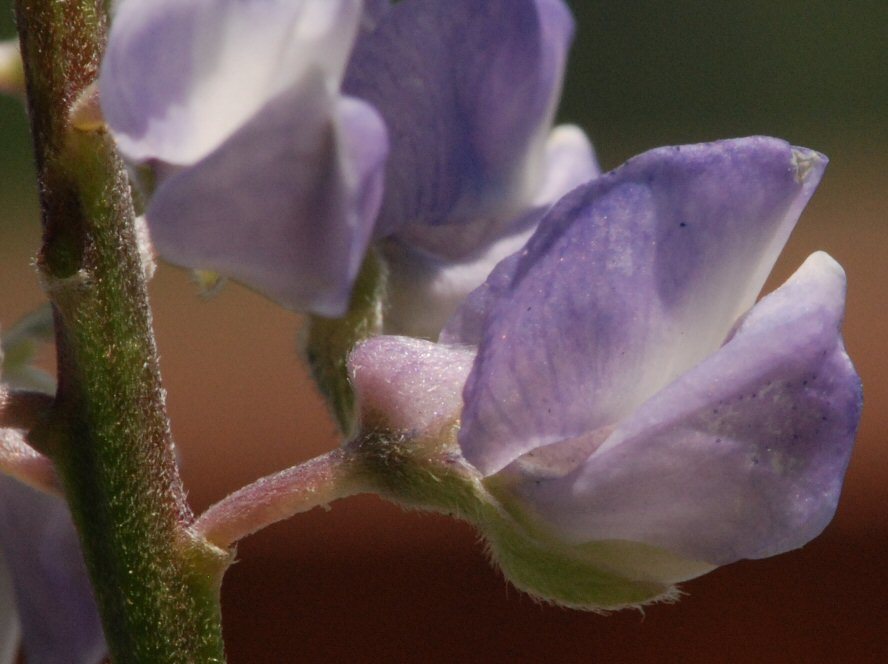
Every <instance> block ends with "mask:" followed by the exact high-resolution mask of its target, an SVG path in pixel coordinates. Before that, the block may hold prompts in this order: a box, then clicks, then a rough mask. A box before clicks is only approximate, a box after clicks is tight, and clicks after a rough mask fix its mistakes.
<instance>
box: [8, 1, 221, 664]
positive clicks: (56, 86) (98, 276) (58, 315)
mask: <svg viewBox="0 0 888 664" xmlns="http://www.w3.org/2000/svg"><path fill="white" fill-rule="evenodd" d="M16 18H17V24H18V28H19V32H20V39H21V46H22V57H23V61H24V64H25V73H26V80H27V89H28V105H29V110H30V119H31V128H32V135H33V140H34V148H35V156H36V162H37V171H38V178H39V181H40V194H41V209H42V220H43V230H44V244H43V248H42V250H41V253H40V256H39V267H40V270H41V274H42V277H43V279H44V284H45V287H46V290H47V292H48V294H49V297H50V300H51V302H52V305H53V313H54V320H55V331H56V347H57V353H58V363H57V364H58V392H57V394H56V399H55V403H54V407H53V410H52V411H51V414H50V416H49V417H47V418H46V419H45V421H43V422H42V423H41V424H40V425H39V426H38V427H37V428H36V429H34V430H32V432H31V437H30V438H31V440H32V441H34V443H35V445H36V446H37V447H38V448H39V449H40V450H41V451H42V452H44V453H46V454H47V455H49V456H50V457H51V458H52V459H53V461H54V462H55V464H56V468H57V470H58V473H59V475H60V477H61V480H62V484H63V486H64V490H65V494H66V497H67V499H68V502H69V505H70V507H71V511H72V514H73V516H74V520H75V523H76V524H77V527H78V530H79V532H80V536H81V542H82V544H83V547H84V554H85V558H86V561H87V567H88V568H89V571H90V574H91V577H92V579H93V585H94V588H95V591H96V597H97V600H98V604H99V608H100V611H101V613H102V619H103V624H104V626H105V633H106V637H107V640H108V644H109V648H110V650H111V655H112V658H113V659H114V660H115V661H120V662H213V661H216V662H218V661H223V659H224V648H223V645H222V638H221V626H220V616H219V601H218V590H219V582H220V580H221V573H222V570H223V569H224V567H225V563H226V562H227V554H226V552H224V551H220V550H219V549H217V548H215V547H213V546H211V545H210V544H209V543H207V542H205V541H203V540H201V539H200V538H198V537H195V536H194V533H193V532H192V531H191V529H190V524H191V521H192V520H193V518H192V515H191V513H190V510H189V509H188V506H187V504H186V502H185V496H184V491H183V489H182V487H181V482H180V479H179V475H178V471H177V469H176V464H175V458H174V454H173V445H172V440H171V437H170V433H169V424H168V421H167V416H166V412H165V408H164V392H163V388H162V386H161V382H160V372H159V369H158V362H157V354H156V351H155V347H154V339H153V336H152V330H151V315H150V310H149V307H148V301H147V291H146V287H145V283H144V277H143V273H142V269H141V264H140V258H139V252H138V250H137V246H136V241H135V235H134V228H133V208H132V201H131V198H130V189H129V183H128V181H127V177H126V172H125V169H124V165H123V163H122V161H121V160H120V158H119V156H118V155H117V153H116V150H115V148H114V145H113V141H112V140H111V139H110V137H109V136H108V135H107V134H105V132H104V131H103V130H101V129H97V130H93V131H78V130H77V129H75V128H74V127H72V126H71V123H70V111H71V107H72V105H73V104H74V102H75V101H76V100H77V99H78V98H79V96H80V95H81V94H82V92H83V90H84V89H85V88H86V87H87V86H89V85H90V84H91V83H92V82H93V81H94V80H95V78H96V74H97V69H98V63H99V61H100V57H101V52H102V49H103V47H104V40H105V27H106V26H105V22H106V16H105V3H104V2H101V1H100V0H66V1H65V2H59V1H57V0H17V2H16Z"/></svg>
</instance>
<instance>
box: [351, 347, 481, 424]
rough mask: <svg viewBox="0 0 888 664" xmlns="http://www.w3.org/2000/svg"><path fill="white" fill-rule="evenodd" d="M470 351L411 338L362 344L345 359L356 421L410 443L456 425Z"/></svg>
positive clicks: (471, 350)
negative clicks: (375, 425) (406, 437)
mask: <svg viewBox="0 0 888 664" xmlns="http://www.w3.org/2000/svg"><path fill="white" fill-rule="evenodd" d="M474 356H475V353H474V349H469V348H460V347H455V346H443V345H440V344H436V343H432V342H430V341H423V340H421V339H412V338H410V337H394V336H379V337H373V338H371V339H368V340H367V341H364V342H361V343H360V344H358V346H356V347H355V349H354V351H353V352H352V354H351V356H350V357H349V361H348V367H349V375H350V376H351V382H352V385H353V387H354V389H355V393H356V394H357V397H358V403H359V405H360V409H361V416H362V418H363V419H364V420H365V422H364V424H365V425H366V424H367V423H368V420H369V421H373V420H377V421H381V423H382V424H384V425H385V426H386V427H387V428H389V429H390V430H393V431H404V432H410V434H411V435H412V436H413V437H414V438H417V437H422V436H423V435H426V434H434V433H437V431H438V430H440V429H441V427H443V426H445V425H446V424H448V423H451V422H454V421H456V419H457V418H458V417H459V411H460V409H461V407H462V399H461V396H462V387H463V384H464V383H465V380H466V376H467V375H468V374H469V369H470V368H471V366H472V360H473V359H474Z"/></svg>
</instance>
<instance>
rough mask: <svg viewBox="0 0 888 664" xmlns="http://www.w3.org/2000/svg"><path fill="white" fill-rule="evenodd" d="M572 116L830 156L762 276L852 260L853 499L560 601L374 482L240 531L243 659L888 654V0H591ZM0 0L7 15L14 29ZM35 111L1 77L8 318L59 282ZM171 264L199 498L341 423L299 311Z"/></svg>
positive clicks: (178, 405) (600, 138)
mask: <svg viewBox="0 0 888 664" xmlns="http://www.w3.org/2000/svg"><path fill="white" fill-rule="evenodd" d="M441 1H444V0H441ZM571 5H572V7H573V8H574V10H575V13H576V15H577V19H578V27H577V39H576V42H575V46H574V49H573V52H572V55H571V60H570V63H571V64H570V70H569V72H568V75H567V79H566V82H565V94H564V100H563V104H562V107H561V111H560V117H561V119H563V120H564V121H569V122H575V123H577V124H580V125H581V126H583V127H584V128H585V129H586V130H587V132H588V133H589V135H590V136H591V138H592V140H593V142H594V143H595V145H596V148H597V150H598V153H599V158H600V161H601V162H602V165H603V166H604V167H605V168H606V169H609V168H613V167H615V166H617V165H618V164H619V163H621V162H622V161H623V160H625V159H626V158H628V157H630V156H632V155H633V154H636V153H637V152H640V151H642V150H645V149H648V148H651V147H656V146H659V145H668V144H681V143H690V142H697V141H705V140H713V139H717V138H727V137H733V136H743V135H750V134H769V135H774V136H780V137H783V138H786V139H788V140H790V141H791V142H793V143H795V144H798V145H804V146H807V147H811V148H814V149H817V150H820V151H821V152H824V153H826V154H827V155H828V156H829V157H830V159H831V164H830V167H829V169H828V170H827V174H826V177H825V180H824V182H823V184H822V185H821V187H820V189H819V191H818V193H817V195H816V196H815V198H814V200H813V201H812V203H811V205H810V206H809V208H808V210H807V211H806V213H805V214H804V215H803V217H802V221H801V222H800V225H799V227H798V230H797V231H796V232H795V234H794V235H793V237H792V238H791V240H790V242H789V244H788V246H787V249H786V251H785V253H784V255H783V257H782V258H781V260H780V262H779V263H778V265H777V267H776V269H775V273H774V275H773V276H772V279H771V281H769V284H768V286H767V288H773V287H774V286H775V285H777V284H778V283H779V282H780V281H782V280H783V279H784V278H785V277H786V276H788V274H789V273H790V272H791V271H792V270H794V269H795V267H797V266H798V265H799V264H800V263H801V262H802V260H803V259H804V258H805V256H807V255H808V254H809V253H811V252H812V251H815V250H817V249H825V250H827V251H829V252H830V253H831V254H833V255H834V256H835V257H836V258H837V259H838V260H839V261H840V262H841V263H842V264H843V265H844V266H845V269H846V271H847V272H848V276H849V297H848V312H847V321H846V327H845V336H846V340H847V345H848V349H849V352H850V354H851V356H852V358H853V359H854V361H855V363H856V364H857V366H858V368H859V370H860V372H861V374H862V376H863V379H864V386H865V392H866V406H865V409H864V419H863V423H862V427H861V433H860V437H859V441H858V446H857V450H856V453H855V457H854V459H853V461H852V465H851V468H850V470H849V474H848V479H847V482H846V487H845V492H844V495H843V499H842V503H841V504H840V507H839V512H838V514H837V517H836V519H835V521H834V523H833V524H832V525H831V526H830V527H829V528H828V529H827V531H826V533H825V534H824V535H823V536H822V537H821V538H819V539H818V540H816V541H815V542H813V543H812V544H810V545H809V546H807V547H805V548H804V549H803V550H802V551H799V552H794V553H791V554H787V555H784V556H780V557H778V558H775V559H772V560H768V561H761V562H751V563H740V564H737V565H732V566H730V567H728V568H725V569H721V570H718V571H717V572H715V573H714V574H712V575H709V576H707V577H704V578H703V579H699V580H696V581H693V582H691V583H688V584H686V585H685V590H686V591H688V593H689V595H690V596H689V597H686V598H685V599H684V600H683V601H682V603H681V605H680V606H678V607H652V608H650V609H648V610H647V612H646V614H645V616H644V617H643V618H642V616H640V615H639V614H636V613H628V614H626V613H624V614H619V615H616V616H612V617H610V618H607V619H605V618H601V617H598V616H592V615H584V614H578V613H573V612H567V611H561V610H558V609H553V608H550V607H548V608H547V607H541V606H538V605H536V604H534V603H533V602H531V601H529V600H528V599H527V598H525V597H522V596H520V595H519V593H518V592H517V591H514V590H511V589H507V587H506V585H505V583H504V582H503V581H502V580H501V579H500V578H499V577H498V576H497V574H496V573H495V572H493V571H491V570H490V569H489V568H488V566H487V565H486V562H485V560H484V556H483V554H482V552H481V551H482V547H481V546H480V545H478V543H477V542H476V541H475V535H474V534H473V533H472V532H471V530H470V529H468V528H466V527H463V526H462V525H460V524H458V523H455V522H452V521H449V520H446V519H443V518H438V517H434V516H419V515H416V514H404V513H401V512H400V511H398V510H397V509H395V508H392V507H390V506H387V505H385V504H383V503H381V502H379V501H377V500H375V499H373V498H357V499H351V500H348V501H345V502H344V503H342V504H338V505H337V506H336V507H335V509H334V510H333V511H332V512H331V513H329V514H321V513H318V514H315V513H311V514H308V515H303V516H300V517H297V518H296V519H293V520H291V521H289V522H287V523H284V524H281V525H279V526H275V527H273V528H271V529H269V530H267V531H265V532H263V533H261V534H260V535H258V536H255V537H254V538H251V539H249V540H247V541H245V542H244V543H243V544H242V545H241V546H240V550H239V557H240V559H241V560H242V562H240V563H239V564H238V565H236V566H235V567H234V568H233V569H232V571H231V572H230V573H229V576H228V577H227V578H226V584H225V588H224V599H225V612H226V614H225V617H226V623H225V624H226V631H227V633H228V636H229V646H230V649H231V661H232V662H289V661H296V660H297V659H300V660H308V661H340V660H348V661H368V662H375V661H392V660H394V661H434V662H437V661H442V662H443V661H448V662H449V661H509V662H521V661H528V662H531V661H559V662H560V661H565V662H573V661H576V662H589V661H614V662H635V661H644V662H648V661H651V662H678V661H682V662H687V661H694V662H696V661H699V662H712V661H729V662H772V661H773V662H789V661H792V662H796V661H798V662H838V661H841V662H845V661H854V662H861V661H862V662H881V661H888V569H886V565H885V559H886V555H888V519H886V516H885V505H886V504H888V452H886V449H885V447H886V445H885V443H886V434H888V360H886V354H885V351H884V344H885V342H886V340H888V316H886V311H885V291H886V284H888V263H886V258H885V257H886V255H888V232H886V221H888V176H886V168H885V161H884V157H885V154H886V148H888V120H886V111H888V48H886V46H888V2H885V1H884V0H881V1H875V0H874V1H870V2H866V1H862V0H857V1H855V0H851V1H848V2H841V1H839V0H834V1H831V2H824V1H820V2H817V1H808V2H802V1H799V0H791V1H784V2H764V1H761V0H756V1H748V2H742V3H741V2H721V1H719V2H703V1H701V0H698V1H694V2H687V1H686V2H653V1H645V2H628V1H623V2H616V1H615V2H588V1H587V2H580V1H579V0H576V1H574V2H572V3H571ZM10 6H11V3H10V2H9V0H0V35H2V36H8V35H11V34H12V20H11V9H10ZM35 192H36V187H35V184H34V179H33V171H32V166H31V158H30V153H29V145H28V138H27V135H26V123H25V116H24V113H23V111H22V108H21V106H20V104H18V103H17V102H16V101H14V100H10V99H5V98H0V324H3V325H9V324H10V323H11V322H13V321H14V320H15V319H16V317H17V316H19V315H21V314H22V313H24V312H26V311H27V310H29V308H31V307H33V306H34V305H35V304H36V303H38V302H39V301H40V299H41V295H40V290H39V286H38V284H37V280H36V275H35V274H34V271H33V269H32V268H31V267H30V259H31V256H33V254H34V253H35V251H36V249H37V243H38V238H39V228H38V225H39V222H38V215H37V210H36V193H35ZM194 293H195V289H194V287H193V286H192V285H191V283H190V282H189V280H188V278H187V276H186V275H185V274H183V273H182V272H181V271H178V270H175V269H172V268H169V267H164V268H162V269H161V270H160V271H159V274H158V277H157V278H156V279H155V281H154V282H153V284H152V295H153V300H154V305H155V319H156V323H157V333H158V343H159V346H160V349H161V352H162V360H163V369H164V373H165V377H166V384H167V387H168V389H169V403H170V412H171V415H172V417H173V427H174V431H175V433H176V436H177V439H178V441H179V443H180V446H181V449H182V459H183V472H184V474H185V480H186V484H187V486H188V487H189V490H190V495H191V498H192V502H193V503H194V505H195V506H196V507H197V508H202V507H205V506H206V505H207V504H208V503H210V502H212V501H213V500H216V499H218V498H219V497H220V496H221V495H223V494H224V493H225V492H227V491H231V490H233V489H236V488H238V487H239V486H241V485H243V484H244V483H246V482H248V481H250V480H252V479H254V478H256V477H258V476H260V475H262V474H265V473H268V472H271V471H273V470H276V469H279V468H281V467H284V466H286V465H289V464H292V463H294V462H296V461H298V460H300V459H304V458H307V457H308V456H310V455H312V454H315V453H318V452H321V451H323V450H325V449H327V448H329V446H331V445H332V444H334V440H333V436H332V427H331V425H330V423H329V421H328V420H327V418H326V415H325V413H324V411H323V407H322V406H321V404H320V403H319V402H318V401H317V399H316V397H314V396H313V394H312V392H311V388H310V386H309V383H308V381H307V379H306V377H305V375H304V372H303V370H302V367H301V365H300V362H299V360H298V358H297V357H296V355H295V353H294V348H295V343H294V338H295V333H296V332H295V331H296V328H297V327H298V318H297V317H295V316H294V315H292V314H288V313H287V312H283V311H281V310H279V309H277V308H276V307H274V306H273V305H271V304H270V303H268V302H266V301H265V300H263V299H261V298H259V297H257V296H255V295H252V294H249V293H246V292H245V291H243V290H241V289H239V288H237V287H232V286H229V287H228V288H226V290H225V291H224V292H223V293H222V294H221V295H220V296H219V297H217V298H215V299H213V300H211V301H200V300H198V299H197V298H195V295H194Z"/></svg>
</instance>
